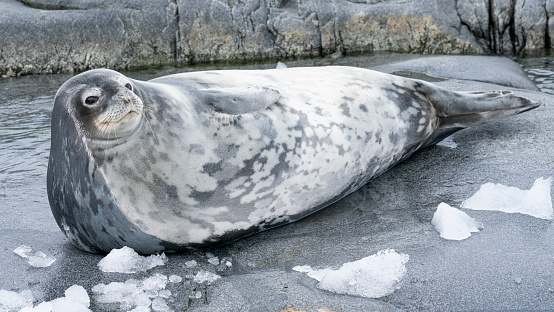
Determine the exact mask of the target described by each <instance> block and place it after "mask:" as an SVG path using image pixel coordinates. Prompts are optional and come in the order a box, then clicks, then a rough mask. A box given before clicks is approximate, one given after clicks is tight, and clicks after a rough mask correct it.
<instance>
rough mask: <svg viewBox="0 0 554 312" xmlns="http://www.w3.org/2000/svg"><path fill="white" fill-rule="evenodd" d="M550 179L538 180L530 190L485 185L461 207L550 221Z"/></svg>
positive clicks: (492, 184) (552, 215) (499, 185)
mask: <svg viewBox="0 0 554 312" xmlns="http://www.w3.org/2000/svg"><path fill="white" fill-rule="evenodd" d="M551 186H552V178H548V179H543V178H538V179H537V180H535V183H534V184H533V186H532V187H531V189H530V190H521V189H519V188H517V187H509V186H504V185H502V184H494V183H486V184H483V185H481V188H480V189H479V190H478V191H477V192H476V193H475V194H474V195H473V196H471V197H470V198H469V199H467V200H465V201H464V202H463V203H462V205H461V207H462V208H467V209H473V210H497V211H502V212H506V213H522V214H527V215H530V216H533V217H536V218H541V219H546V220H552V219H553V218H554V213H553V210H552V198H551V196H550V189H551Z"/></svg>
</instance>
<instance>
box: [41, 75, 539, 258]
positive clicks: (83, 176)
mask: <svg viewBox="0 0 554 312" xmlns="http://www.w3.org/2000/svg"><path fill="white" fill-rule="evenodd" d="M537 106H538V105H537V103H535V102H532V101H530V100H528V99H525V98H522V97H518V96H515V95H514V94H512V93H510V92H469V93H457V92H452V91H448V90H446V89H443V88H440V87H438V86H435V85H432V84H430V83H427V82H424V81H420V80H413V79H408V78H402V77H398V76H394V75H388V74H383V73H379V72H375V71H371V70H367V69H361V68H352V67H339V66H337V67H319V68H316V67H314V68H289V69H272V70H254V71H244V70H223V71H206V72H194V73H183V74H175V75H169V76H164V77H160V78H156V79H153V80H149V81H146V82H145V81H138V80H133V79H130V78H127V77H126V76H124V75H122V74H120V73H118V72H115V71H111V70H107V69H97V70H91V71H88V72H85V73H82V74H79V75H77V76H75V77H73V78H71V79H69V80H68V81H67V82H65V83H64V84H63V85H62V86H61V88H60V89H59V90H58V92H57V94H56V97H55V104H54V110H53V114H52V143H51V144H52V145H51V152H50V158H49V163H48V175H47V188H48V199H49V202H50V206H51V208H52V212H53V215H54V217H55V219H56V221H57V222H58V224H59V226H60V228H61V229H62V231H63V232H64V233H65V234H66V235H67V237H68V238H69V239H70V240H71V241H72V242H73V243H75V244H76V245H77V246H78V247H80V248H82V249H84V250H86V251H90V252H109V251H110V250H111V249H113V248H120V247H122V246H128V247H131V248H133V249H135V250H136V251H138V252H140V253H143V254H149V253H156V252H161V251H165V252H178V251H183V250H187V249H189V248H202V247H207V246H214V245H219V244H223V243H227V242H230V241H233V240H235V239H238V238H240V237H243V236H245V235H250V234H252V233H255V232H258V231H262V230H266V229H269V228H272V227H276V226H278V225H282V224H286V223H289V222H293V221H295V220H298V219H300V218H302V217H304V216H307V215H309V214H311V213H314V212H315V211H318V210H320V209H322V208H323V207H326V206H328V205H330V204H331V203H333V202H336V201H337V200H339V199H341V198H342V197H344V196H346V195H347V194H349V193H351V192H353V191H355V190H357V189H358V188H359V187H361V186H362V185H364V184H366V183H367V182H368V181H369V180H371V179H373V178H375V177H377V176H379V175H380V174H381V173H383V172H385V171H386V170H387V169H389V168H390V167H391V166H393V165H395V164H397V163H398V162H400V161H402V160H404V159H406V158H407V157H409V156H410V155H412V154H413V153H414V152H415V151H417V150H419V149H422V148H425V147H428V146H431V145H433V144H435V143H437V142H438V141H440V140H442V139H443V138H445V137H446V136H448V135H450V134H452V133H454V132H456V131H458V130H460V129H463V128H466V127H469V126H476V125H480V124H482V123H485V122H488V121H492V120H497V119H500V118H504V117H508V116H511V115H515V114H518V113H521V112H524V111H526V110H529V109H532V108H535V107H537Z"/></svg>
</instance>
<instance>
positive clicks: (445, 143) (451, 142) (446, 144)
mask: <svg viewBox="0 0 554 312" xmlns="http://www.w3.org/2000/svg"><path fill="white" fill-rule="evenodd" d="M437 145H438V146H444V147H450V148H451V149H455V148H456V147H458V144H457V143H456V142H454V138H452V137H451V136H449V137H447V138H445V139H444V140H442V141H440V142H439V143H437Z"/></svg>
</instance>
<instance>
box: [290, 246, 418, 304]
mask: <svg viewBox="0 0 554 312" xmlns="http://www.w3.org/2000/svg"><path fill="white" fill-rule="evenodd" d="M409 258H410V257H409V256H408V255H405V254H399V253H397V252H395V251H394V250H393V249H387V250H382V251H379V252H378V253H377V254H375V255H371V256H369V257H365V258H363V259H360V260H357V261H354V262H348V263H345V264H343V265H342V267H341V268H340V269H338V270H333V269H329V268H327V269H320V270H314V269H312V268H311V267H310V266H307V265H303V266H295V267H293V268H292V269H293V270H295V271H298V272H303V273H307V274H308V276H309V277H311V278H313V279H316V280H318V281H319V284H318V285H317V287H318V288H320V289H323V290H328V291H331V292H335V293H339V294H348V295H354V296H360V297H367V298H381V297H383V296H387V295H390V294H392V293H393V292H394V291H395V290H396V289H398V288H399V286H398V284H399V283H400V281H401V280H402V278H403V277H404V275H405V274H406V263H407V262H408V260H409Z"/></svg>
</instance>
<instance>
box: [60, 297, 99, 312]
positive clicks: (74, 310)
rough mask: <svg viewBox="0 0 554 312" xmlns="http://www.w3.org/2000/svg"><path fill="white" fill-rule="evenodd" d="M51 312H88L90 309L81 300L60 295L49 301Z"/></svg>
mask: <svg viewBox="0 0 554 312" xmlns="http://www.w3.org/2000/svg"><path fill="white" fill-rule="evenodd" d="M50 303H51V304H52V312H90V309H89V308H88V307H86V306H85V305H83V304H82V303H81V302H78V301H75V300H72V299H70V298H67V297H61V298H58V299H54V300H52V301H50Z"/></svg>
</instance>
